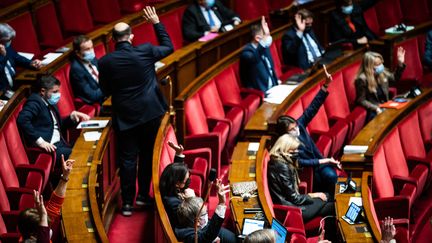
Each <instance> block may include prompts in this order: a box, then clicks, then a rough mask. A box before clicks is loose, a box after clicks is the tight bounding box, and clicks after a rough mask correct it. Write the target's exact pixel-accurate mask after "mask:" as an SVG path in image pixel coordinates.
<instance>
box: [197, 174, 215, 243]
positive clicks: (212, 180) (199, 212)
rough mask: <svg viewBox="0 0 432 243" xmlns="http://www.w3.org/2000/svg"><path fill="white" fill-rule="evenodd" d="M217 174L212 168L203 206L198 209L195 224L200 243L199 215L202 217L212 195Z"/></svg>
mask: <svg viewBox="0 0 432 243" xmlns="http://www.w3.org/2000/svg"><path fill="white" fill-rule="evenodd" d="M216 176H217V173H216V169H215V168H212V169H211V170H210V173H209V176H208V180H209V182H208V186H207V190H206V194H205V197H204V200H203V204H202V205H201V208H200V210H199V211H198V213H197V215H195V225H194V232H195V243H198V222H199V217H200V215H201V212H202V210H203V208H204V204H205V203H206V202H207V199H208V197H209V195H210V190H211V188H212V186H213V183H214V181H215V180H216Z"/></svg>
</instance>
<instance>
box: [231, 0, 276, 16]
mask: <svg viewBox="0 0 432 243" xmlns="http://www.w3.org/2000/svg"><path fill="white" fill-rule="evenodd" d="M235 12H236V13H238V14H239V15H240V18H241V19H243V20H251V19H256V18H259V17H261V16H266V17H268V16H269V15H268V14H269V7H268V6H267V1H263V0H249V1H243V0H236V1H235Z"/></svg>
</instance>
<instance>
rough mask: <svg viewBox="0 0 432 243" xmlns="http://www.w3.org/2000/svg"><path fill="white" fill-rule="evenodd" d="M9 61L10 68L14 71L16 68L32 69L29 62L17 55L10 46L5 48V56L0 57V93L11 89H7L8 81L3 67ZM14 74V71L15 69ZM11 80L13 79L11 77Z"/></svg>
mask: <svg viewBox="0 0 432 243" xmlns="http://www.w3.org/2000/svg"><path fill="white" fill-rule="evenodd" d="M8 60H9V62H10V64H11V66H12V67H13V68H14V69H15V67H16V66H20V67H24V68H32V67H31V66H30V63H31V61H30V60H29V59H27V58H25V57H23V56H21V55H20V54H18V53H17V52H16V51H15V50H14V49H13V48H12V46H9V47H8V48H6V56H2V55H0V91H6V90H9V89H12V88H13V87H9V81H8V79H7V77H6V73H5V67H6V62H7V61H8ZM15 72H16V69H15ZM12 78H13V77H12Z"/></svg>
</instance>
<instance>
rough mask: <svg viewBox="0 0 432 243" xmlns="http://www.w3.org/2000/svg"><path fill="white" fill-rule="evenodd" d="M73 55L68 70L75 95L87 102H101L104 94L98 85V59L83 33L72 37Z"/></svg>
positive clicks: (89, 40)
mask: <svg viewBox="0 0 432 243" xmlns="http://www.w3.org/2000/svg"><path fill="white" fill-rule="evenodd" d="M72 46H73V52H74V55H73V57H72V58H71V66H70V71H69V77H70V82H71V85H72V90H73V92H74V94H75V96H76V97H78V98H80V99H82V100H83V101H84V102H85V103H87V104H93V103H102V102H103V100H104V97H105V96H104V94H103V93H102V90H101V89H100V86H99V72H98V65H97V62H98V60H97V59H96V56H95V52H94V49H93V41H92V40H91V39H90V38H88V37H87V36H85V35H80V36H77V37H75V38H74V40H73V42H72Z"/></svg>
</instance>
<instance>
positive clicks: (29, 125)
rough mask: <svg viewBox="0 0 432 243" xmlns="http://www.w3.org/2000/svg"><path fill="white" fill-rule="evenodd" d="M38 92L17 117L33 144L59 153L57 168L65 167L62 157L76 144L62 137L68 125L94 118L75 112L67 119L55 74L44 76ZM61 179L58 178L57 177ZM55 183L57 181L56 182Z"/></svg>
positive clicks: (30, 97)
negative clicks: (61, 113)
mask: <svg viewBox="0 0 432 243" xmlns="http://www.w3.org/2000/svg"><path fill="white" fill-rule="evenodd" d="M37 87H38V91H37V92H35V93H32V94H31V95H30V96H29V98H28V99H27V101H26V103H25V104H24V106H23V108H22V110H21V112H20V113H19V115H18V118H17V124H18V126H19V128H20V130H21V132H22V133H23V135H24V139H25V141H26V143H27V144H28V145H29V146H37V147H39V148H41V149H43V150H44V151H46V152H49V153H51V152H55V153H56V158H57V159H56V167H57V168H59V167H61V157H62V155H64V157H65V159H68V158H69V155H70V153H71V152H72V147H71V145H70V144H68V143H67V142H66V141H65V139H64V138H63V136H62V132H64V131H65V130H66V129H67V128H68V127H72V126H76V124H77V123H78V122H79V121H86V120H89V119H90V117H89V116H88V115H86V114H84V113H81V112H78V111H72V112H71V114H70V115H69V116H67V117H66V118H63V119H62V117H61V116H60V113H59V111H58V108H57V102H58V101H59V100H60V97H61V94H60V81H59V80H58V79H56V78H55V77H53V76H42V77H41V78H39V80H38V83H37ZM53 179H54V180H56V179H58V178H57V177H54V178H53ZM53 183H54V184H55V181H53Z"/></svg>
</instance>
